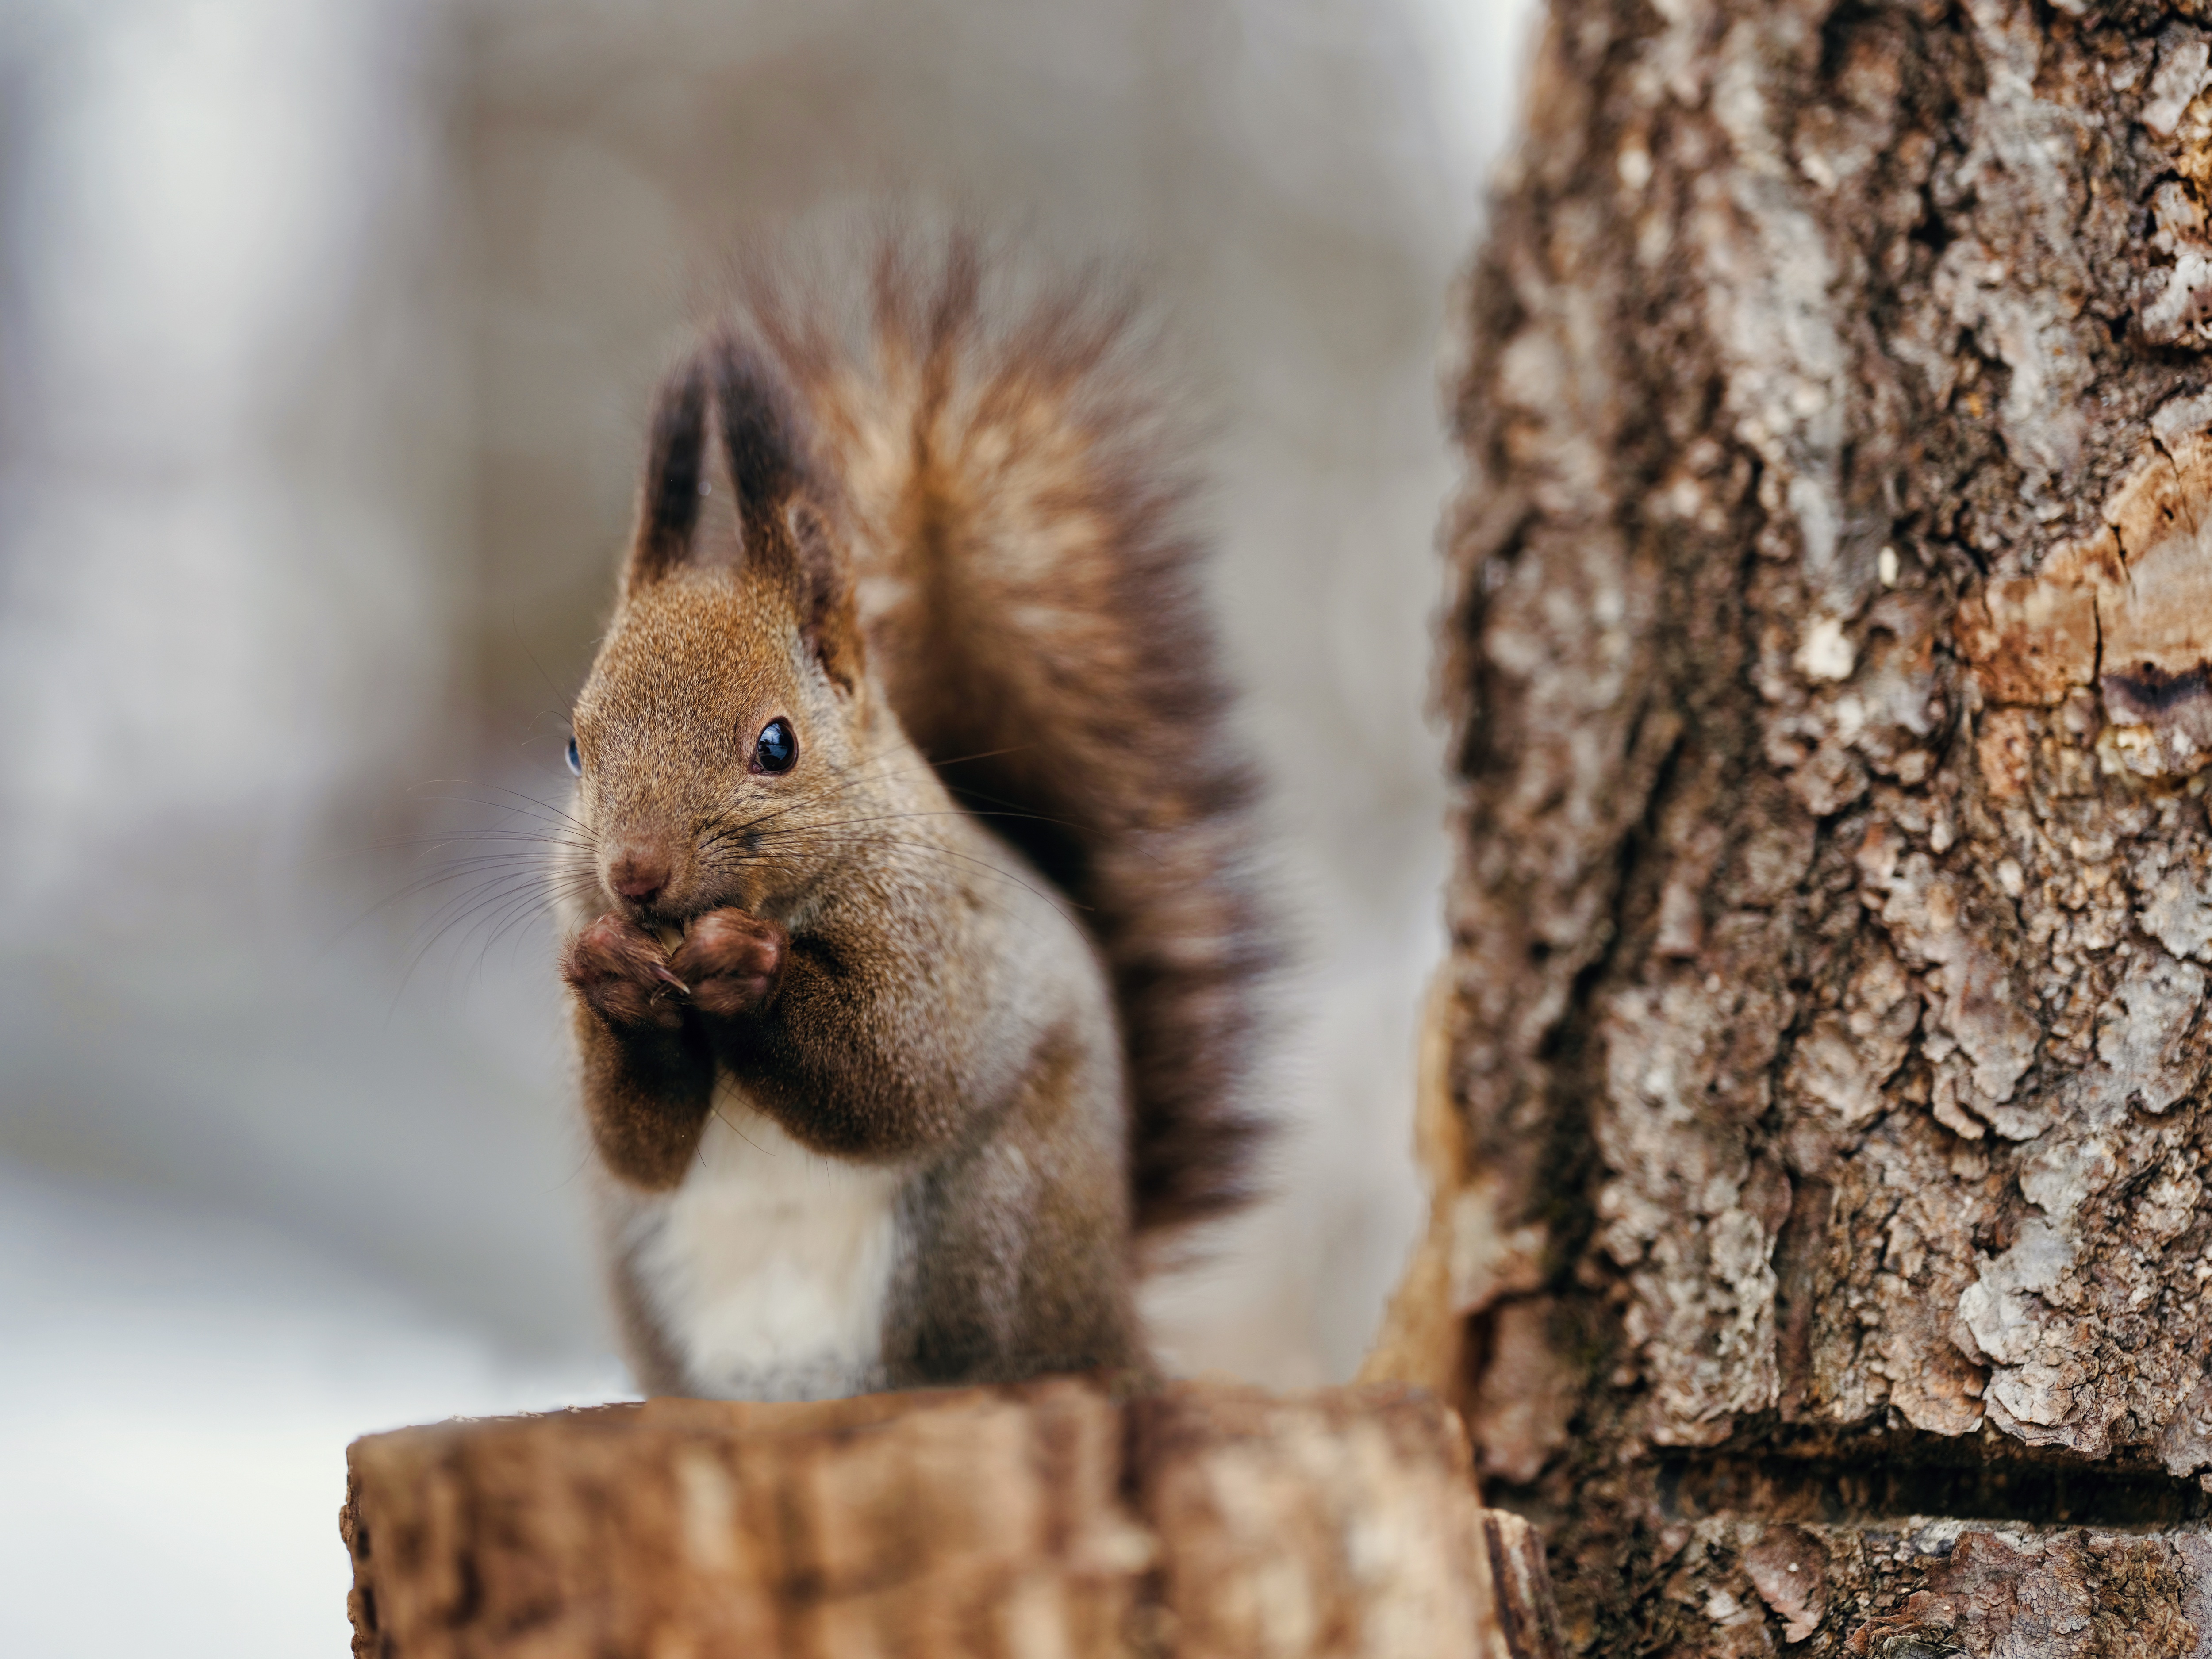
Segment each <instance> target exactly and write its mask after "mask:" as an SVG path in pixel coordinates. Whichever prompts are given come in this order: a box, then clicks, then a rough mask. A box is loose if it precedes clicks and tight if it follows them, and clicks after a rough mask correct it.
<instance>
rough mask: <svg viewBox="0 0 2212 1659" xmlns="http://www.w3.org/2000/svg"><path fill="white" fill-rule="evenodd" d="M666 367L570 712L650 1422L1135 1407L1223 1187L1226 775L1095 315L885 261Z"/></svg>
mask: <svg viewBox="0 0 2212 1659" xmlns="http://www.w3.org/2000/svg"><path fill="white" fill-rule="evenodd" d="M866 291H867V299H866V301H865V302H864V303H863V304H862V305H861V306H860V307H845V308H842V309H841V308H840V307H837V306H836V305H835V304H833V303H831V302H829V301H825V300H823V298H822V296H821V294H820V292H819V290H818V289H817V290H811V291H807V292H803V293H802V292H797V291H796V290H795V289H794V288H793V284H792V283H790V282H789V281H788V280H787V279H778V278H772V277H766V278H764V277H761V276H758V275H757V274H756V276H755V277H754V279H753V280H752V281H751V282H750V283H749V284H748V285H747V286H746V287H745V288H744V289H743V290H741V294H740V297H739V298H738V300H737V301H734V302H732V305H731V307H730V308H729V310H728V312H727V313H726V316H725V317H724V318H723V319H721V320H720V322H718V323H717V324H715V325H714V326H713V327H711V328H710V329H709V330H708V331H706V332H704V333H703V334H702V337H700V339H699V341H698V343H697V344H696V347H695V348H694V349H692V350H691V351H690V353H689V355H688V356H685V357H684V358H683V359H682V361H681V362H679V363H678V366H677V367H676V368H674V369H673V371H672V372H671V374H669V375H668V377H667V378H666V380H665V381H664V383H663V385H662V386H661V389H660V390H659V393H658V395H657V399H656V403H655V406H654V409H653V416H652V420H651V435H650V440H649V445H648V454H647V462H646V466H645V471H644V477H643V482H642V485H641V493H640V505H639V508H638V513H637V522H636V527H635V532H634V533H633V535H632V538H631V539H630V542H629V546H628V549H627V551H626V553H625V554H624V556H623V563H622V570H621V575H620V583H619V593H618V597H617V602H616V605H615V609H614V612H613V617H612V620H611V623H610V625H609V628H608V629H607V632H606V634H605V636H604V639H603V641H602V642H601V644H600V647H599V653H598V656H597V658H596V660H595V661H594V663H593V665H592V669H591V671H590V675H589V678H588V679H587V681H586V684H585V685H584V687H583V690H582V691H581V692H580V695H579V696H578V697H577V700H576V702H575V705H574V720H573V728H572V729H573V732H574V735H573V737H572V738H571V739H570V743H569V748H568V760H569V766H570V769H571V770H572V771H573V772H574V773H575V774H576V781H575V805H574V811H573V814H572V817H571V823H572V824H573V826H574V828H573V834H572V836H571V838H570V840H571V845H570V846H569V847H568V849H567V852H566V854H564V856H565V857H566V858H567V860H568V866H567V868H566V870H565V872H564V879H565V888H566V895H567V896H566V897H565V899H564V901H563V905H562V910H563V924H564V925H563V934H564V943H563V947H562V958H561V966H562V974H563V976H564V978H565V980H566V981H567V984H568V987H569V989H570V993H571V1000H572V1002H573V1005H574V1008H573V1012H574V1031H575V1036H576V1042H577V1045H578V1048H579V1051H580V1061H581V1073H582V1093H583V1101H584V1107H585V1115H586V1121H587V1125H588V1129H589V1134H590V1140H591V1144H592V1149H593V1152H595V1154H596V1160H597V1163H598V1165H599V1170H600V1174H601V1179H600V1180H599V1182H598V1183H597V1184H598V1188H599V1200H600V1201H599V1220H600V1225H601V1232H602V1238H603V1244H604V1255H605V1259H606V1261H607V1265H608V1268H609V1273H610V1278H611V1283H612V1287H613V1294H614V1302H615V1306H616V1310H617V1316H618V1322H619V1327H620V1332H621V1336H622V1340H623V1346H624V1347H625V1349H626V1350H627V1355H628V1358H629V1361H630V1363H631V1365H632V1368H633V1370H634V1371H635V1375H636V1377H637V1380H638V1382H639V1384H640V1386H641V1388H642V1389H645V1390H646V1391H647V1392H648V1393H653V1394H693V1395H721V1396H732V1397H749V1398H756V1399H800V1398H818V1397H825V1396H829V1395H843V1394H852V1393H860V1392H868V1391H872V1390H875V1389H886V1388H903V1387H914V1386H925V1385H938V1384H949V1383H976V1382H1005V1381H1012V1380H1016V1379H1018V1378H1020V1377H1022V1376H1029V1375H1033V1374H1036V1373H1038V1372H1042V1371H1045V1370H1082V1369H1101V1370H1109V1371H1119V1372H1121V1373H1123V1374H1128V1375H1138V1376H1142V1375H1147V1374H1149V1373H1150V1369H1151V1364H1152V1361H1151V1358H1150V1354H1149V1351H1148V1349H1147V1346H1146V1342H1145V1340H1144V1337H1143V1334H1142V1331H1141V1329H1140V1324H1139V1316H1138V1313H1137V1310H1136V1307H1135V1302H1134V1295H1133V1289H1134V1285H1135V1284H1136V1283H1137V1281H1138V1279H1139V1277H1140V1276H1141V1274H1142V1273H1144V1272H1145V1271H1146V1270H1147V1269H1148V1268H1149V1267H1152V1266H1154V1265H1157V1264H1158V1260H1159V1255H1158V1251H1159V1249H1160V1242H1161V1241H1163V1240H1173V1239H1176V1238H1180V1237H1183V1236H1184V1234H1185V1231H1186V1230H1187V1229H1188V1227H1190V1226H1191V1225H1193V1224H1194V1223H1199V1222H1203V1221H1207V1220H1211V1219H1212V1218H1217V1217H1219V1216H1221V1215H1224V1214H1225V1213H1227V1212H1230V1211H1231V1210H1233V1209H1234V1208H1236V1207H1237V1206H1239V1205H1240V1204H1242V1203H1243V1202H1244V1201H1246V1200H1248V1199H1249V1197H1250V1196H1251V1195H1252V1175H1251V1171H1252V1168H1253V1164H1254V1158H1255V1151H1256V1150H1257V1148H1258V1146H1260V1143H1261V1139H1262V1138H1263V1136H1264V1133H1265V1132H1266V1130H1267V1122H1266V1120H1265V1118H1264V1117H1263V1115H1261V1114H1260V1113H1258V1112H1257V1111H1255V1109H1252V1108H1251V1107H1250V1105H1249V1103H1247V1102H1246V1101H1245V1100H1244V1099H1243V1088H1244V1086H1245V1079H1246V1073H1247V1070H1248V1067H1249V1061H1250V1060H1251V1057H1252V1054H1253V1051H1254V1048H1255V1043H1256V1040H1257V1027H1258V1020H1259V1008H1260V999H1261V990H1262V984H1263V981H1264V979H1265V977H1266V976H1267V974H1268V972H1269V971H1270V969H1271V968H1272V966H1273V962H1274V959H1275V955H1274V949H1273V943H1272V939H1271V936H1270V933H1269V929H1268V927H1267V925H1266V922H1265V919H1264V916H1263V913H1262V906H1261V902H1260V900H1259V896H1258V893H1257V887H1256V884H1255V878H1254V876H1253V874H1252V869H1251V865H1252V859H1251V852H1252V845H1253V841H1254V823H1253V815H1254V811H1255V781H1254V778H1253V775H1252V773H1251V771H1250V770H1249V767H1248V766H1247V765H1246V764H1245V763H1243V761H1242V759H1241V758H1240V757H1239V756H1238V755H1237V752H1236V751H1235V748H1234V745H1233V744H1232V742H1231V738H1230V735H1229V732H1228V729H1227V721H1228V713H1229V706H1230V703H1229V696H1228V693H1227V691H1226V689H1225V683H1224V679H1223V678H1222V676H1221V674H1220V673H1219V671H1218V669H1217V667H1216V665H1215V661H1214V659H1215V654H1216V653H1215V647H1214V645H1213V641H1212V632H1211V629H1210V627H1209V625H1208V623H1207V621H1206V617H1205V616H1204V614H1203V612H1202V610H1201V606H1200V591H1199V562H1200V555H1201V552H1202V549H1201V547H1200V544H1199V543H1198V542H1197V541H1196V540H1195V539H1194V538H1193V537H1192V536H1191V535H1190V534H1188V532H1186V531H1185V530H1184V529H1183V528H1182V514H1183V507H1184V502H1185V499H1186V497H1187V495H1188V482H1187V480H1186V479H1185V478H1184V477H1182V475H1181V474H1180V473H1179V472H1178V471H1177V469H1176V466H1175V465H1173V464H1172V462H1171V460H1170V457H1169V456H1168V454H1167V453H1166V441H1165V439H1164V437H1163V433H1164V430H1165V429H1166V427H1167V425H1168V422H1166V420H1165V416H1164V405H1163V404H1161V402H1160V401H1159V400H1158V399H1157V398H1154V397H1152V396H1151V395H1149V393H1148V392H1147V390H1146V377H1145V375H1144V374H1142V373H1141V372H1140V367H1139V364H1138V361H1137V360H1138V359H1139V356H1140V352H1139V348H1138V346H1137V345H1136V343H1135V340H1134V336H1135V327H1134V319H1135V317H1136V315H1137V313H1136V312H1135V309H1134V307H1133V306H1132V305H1130V304H1129V303H1127V301H1125V300H1122V299H1118V298H1116V297H1115V296H1112V295H1105V294H1103V293H1102V292H1101V291H1100V290H1099V289H1097V287H1096V286H1095V285H1093V284H1091V283H1087V282H1085V281H1081V280H1076V281H1070V282H1065V283H1060V285H1058V286H1057V287H1047V288H1044V289H1037V290H1036V291H1033V292H1031V293H1030V295H1029V296H1028V297H1027V299H1026V300H1024V301H1016V300H1015V299H1014V298H1013V297H1012V289H1011V288H1010V287H1009V285H1008V284H1006V283H1005V282H1003V281H1002V280H1000V277H999V276H997V275H996V273H994V271H993V270H992V269H991V267H990V263H989V261H987V259H986V258H985V257H984V256H983V254H982V253H981V251H980V250H979V249H978V247H977V246H975V243H974V242H973V241H972V240H966V239H963V238H958V237H955V238H951V239H949V240H946V241H945V243H944V244H942V245H941V246H935V247H933V248H929V249H926V250H921V251H919V252H918V251H917V250H916V248H915V246H913V245H912V244H911V243H910V242H901V241H897V240H893V241H890V242H887V243H886V244H884V246H882V247H880V248H879V249H878V251H877V252H876V254H875V256H874V258H873V260H872V264H871V265H870V267H869V272H868V281H867V283H866Z"/></svg>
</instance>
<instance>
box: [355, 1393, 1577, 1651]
mask: <svg viewBox="0 0 2212 1659" xmlns="http://www.w3.org/2000/svg"><path fill="white" fill-rule="evenodd" d="M347 1465H348V1472H349V1480H348V1488H347V1495H346V1503H345V1507H344V1510H343V1512H342V1515H341V1517H340V1528H341V1531H342V1532H343V1535H344V1538H345V1540H346V1543H347V1546H348V1547H349V1550H350V1551H351V1552H352V1555H353V1561H354V1591H353V1594H352V1596H351V1598H350V1600H349V1612H350V1613H351V1616H352V1619H353V1626H354V1644H353V1645H354V1652H355V1654H356V1656H357V1659H372V1656H374V1659H490V1656H500V1659H523V1656H530V1659H539V1656H546V1659H550V1656H554V1655H568V1654H575V1655H589V1656H593V1659H599V1656H611V1655H636V1656H640V1659H677V1656H687V1659H709V1656H720V1655H744V1656H770V1655H780V1654H789V1655H793V1656H799V1655H806V1656H825V1659H826V1656H835V1659H866V1656H873V1655H878V1654H881V1655H890V1654H898V1655H902V1656H911V1659H935V1656H946V1659H950V1656H954V1655H958V1656H962V1659H999V1656H1004V1659H1028V1656H1031V1655H1050V1656H1066V1659H1090V1656H1100V1659H1105V1656H1114V1659H1125V1656H1126V1659H1134V1656H1162V1659H1164V1656H1170V1655H1173V1656H1180V1659H1243V1656H1254V1659H1258V1656H1268V1659H1276V1656H1282V1659H1290V1656H1306V1655H1311V1656H1316V1659H1318V1656H1324V1655H1328V1656H1347V1659H1348V1656H1355V1655H1376V1656H1382V1655H1394V1656H1395V1655H1401V1654H1419V1655H1422V1656H1425V1659H1428V1656H1433V1659H1459V1656H1465V1659H1536V1656H1549V1655H1552V1654H1554V1653H1557V1652H1559V1648H1558V1645H1557V1632H1556V1624H1555V1621H1554V1620H1553V1615H1552V1613H1551V1611H1550V1607H1549V1599H1548V1598H1549V1589H1548V1586H1547V1583H1546V1581H1545V1578H1544V1576H1543V1564H1542V1551H1541V1547H1540V1546H1536V1545H1534V1543H1533V1541H1532V1538H1531V1535H1530V1534H1528V1529H1527V1528H1526V1526H1525V1524H1524V1523H1522V1522H1518V1521H1516V1520H1515V1519H1514V1518H1512V1517H1507V1516H1485V1515H1484V1514H1483V1513H1482V1512H1481V1511H1480V1510H1478V1508H1477V1505H1476V1501H1475V1494H1474V1487H1473V1486H1472V1484H1471V1482H1470V1481H1469V1480H1468V1449H1467V1443H1466V1439H1465V1437H1464V1435H1463V1433H1462V1430H1461V1428H1460V1425H1459V1423H1458V1420H1457V1419H1456V1418H1455V1416H1454V1415H1453V1414H1452V1413H1450V1412H1449V1410H1448V1409H1446V1408H1445V1407H1443V1406H1441V1405H1439V1404H1438V1403H1437V1401H1435V1400H1434V1399H1433V1398H1431V1396H1429V1395H1425V1394H1424V1393H1421V1392H1419V1391H1418V1390H1414V1389H1406V1388H1401V1387H1369V1388H1363V1389H1346V1390H1336V1391H1329V1392H1323V1393H1318V1394H1312V1395H1298V1396H1291V1397H1275V1396H1271V1395H1266V1394H1263V1393H1261V1392H1260V1391H1258V1390H1255V1389H1244V1388H1240V1387H1234V1386H1220V1385H1208V1384H1182V1385H1177V1386H1176V1387H1173V1388H1170V1389H1166V1390H1165V1391H1164V1392H1161V1393H1159V1394H1156V1395H1145V1396H1142V1397H1139V1398H1137V1399H1135V1400H1133V1401H1127V1402H1121V1401H1115V1399H1114V1398H1112V1397H1111V1396H1110V1395H1109V1394H1108V1393H1107V1392H1106V1391H1105V1390H1104V1389H1103V1388H1100V1387H1098V1386H1096V1385H1094V1384H1092V1383H1089V1382H1086V1381H1081V1380H1076V1379H1067V1378H1059V1379H1053V1380H1049V1381H1046V1382H1042V1383H1032V1384H1028V1385H1025V1386H1023V1387H1020V1388H1014V1389H963V1390H953V1391H945V1392H938V1393H918V1394H907V1395H872V1396H869V1397H867V1398H866V1399H860V1400H848V1401H829V1402H824V1403H822V1404H818V1405H779V1406H766V1405H746V1404H737V1403H727V1402H720V1401H689V1400H654V1401H647V1402H646V1403H645V1404H643V1405H629V1406H608V1407H599V1408H596V1409H592V1410H585V1411H572V1412H561V1413H551V1414H549V1415H546V1416H543V1417H519V1418H507V1419H493V1420H489V1421H483V1422H466V1421H463V1422H453V1423H446V1424H441V1425H436V1426H435V1427H429V1428H419V1429H404V1430H401V1431H398V1432H396V1433H392V1434H381V1435H374V1436H371V1437H368V1438H366V1439H362V1440H360V1441H356V1443H354V1445H353V1446H352V1448H351V1449H349V1452H348V1454H347Z"/></svg>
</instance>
